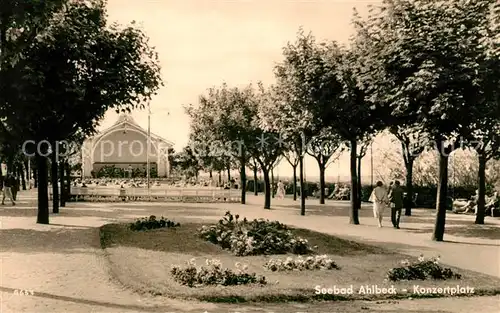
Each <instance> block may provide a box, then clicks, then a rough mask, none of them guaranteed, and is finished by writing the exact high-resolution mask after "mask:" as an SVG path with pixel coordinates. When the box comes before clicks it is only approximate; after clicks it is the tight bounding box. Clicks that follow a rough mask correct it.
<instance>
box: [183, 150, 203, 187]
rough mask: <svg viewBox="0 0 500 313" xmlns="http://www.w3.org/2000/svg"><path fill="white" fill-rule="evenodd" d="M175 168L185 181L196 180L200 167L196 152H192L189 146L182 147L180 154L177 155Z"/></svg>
mask: <svg viewBox="0 0 500 313" xmlns="http://www.w3.org/2000/svg"><path fill="white" fill-rule="evenodd" d="M177 166H178V167H179V169H180V170H181V173H182V174H184V175H185V176H186V178H187V179H189V178H193V177H194V178H196V179H197V178H198V175H199V173H200V170H201V169H202V166H201V164H200V160H199V158H198V155H197V152H195V151H193V149H192V146H191V145H188V146H186V147H184V148H183V149H182V152H180V153H179V156H178V162H177Z"/></svg>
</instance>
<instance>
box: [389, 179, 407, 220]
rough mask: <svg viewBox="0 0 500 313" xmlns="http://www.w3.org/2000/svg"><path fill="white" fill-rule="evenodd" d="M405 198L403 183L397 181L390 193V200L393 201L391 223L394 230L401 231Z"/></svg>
mask: <svg viewBox="0 0 500 313" xmlns="http://www.w3.org/2000/svg"><path fill="white" fill-rule="evenodd" d="M403 198H404V191H403V188H402V187H401V183H400V182H399V181H398V180H396V181H395V182H394V186H393V187H392V189H391V191H390V193H389V199H390V200H391V203H392V205H391V222H392V226H394V228H397V229H399V222H400V220H401V211H402V210H403Z"/></svg>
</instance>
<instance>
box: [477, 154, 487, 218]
mask: <svg viewBox="0 0 500 313" xmlns="http://www.w3.org/2000/svg"><path fill="white" fill-rule="evenodd" d="M486 162H488V160H487V159H486V156H485V155H484V153H479V188H478V189H479V190H478V200H477V214H476V221H475V223H476V224H484V215H485V214H484V211H485V205H486Z"/></svg>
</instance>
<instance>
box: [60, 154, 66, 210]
mask: <svg viewBox="0 0 500 313" xmlns="http://www.w3.org/2000/svg"><path fill="white" fill-rule="evenodd" d="M58 169H59V180H60V181H61V196H60V198H61V207H65V206H66V198H67V196H66V188H65V185H66V180H65V179H64V161H60V162H59V168H58Z"/></svg>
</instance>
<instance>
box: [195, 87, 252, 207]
mask: <svg viewBox="0 0 500 313" xmlns="http://www.w3.org/2000/svg"><path fill="white" fill-rule="evenodd" d="M186 112H187V114H188V115H189V116H190V118H191V124H190V126H191V132H192V133H193V134H194V136H200V137H201V138H203V136H209V141H205V142H203V143H202V144H201V146H200V147H194V151H197V150H202V151H205V150H206V149H209V151H212V152H211V154H212V155H216V156H218V157H225V158H230V159H232V160H236V161H237V162H238V165H239V169H240V180H241V203H242V204H245V202H246V200H245V199H246V165H247V163H248V161H249V159H250V156H249V153H248V151H246V144H247V143H249V142H252V141H253V140H254V135H255V134H254V133H252V129H253V126H252V124H253V123H254V120H255V115H256V114H257V103H256V102H255V99H254V94H253V87H252V86H247V87H246V88H243V89H240V88H229V87H228V86H227V84H222V86H220V87H217V88H215V87H214V88H210V89H209V90H208V92H207V94H206V95H202V96H200V100H199V104H198V106H197V107H195V106H194V105H189V106H186ZM208 134H210V135H208ZM231 163H232V162H228V163H227V164H226V165H227V166H228V167H227V168H228V174H230V169H231V167H230V166H231Z"/></svg>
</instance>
